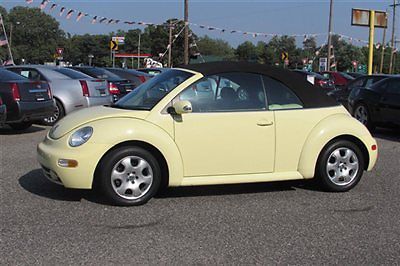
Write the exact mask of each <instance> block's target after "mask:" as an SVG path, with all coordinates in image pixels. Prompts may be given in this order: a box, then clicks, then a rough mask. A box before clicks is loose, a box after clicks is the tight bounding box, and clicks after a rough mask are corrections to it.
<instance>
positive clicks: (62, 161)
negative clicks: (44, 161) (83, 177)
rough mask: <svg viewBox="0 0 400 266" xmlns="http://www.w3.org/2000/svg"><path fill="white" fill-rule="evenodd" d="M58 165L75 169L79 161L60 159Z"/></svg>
mask: <svg viewBox="0 0 400 266" xmlns="http://www.w3.org/2000/svg"><path fill="white" fill-rule="evenodd" d="M58 165H59V166H61V167H69V168H74V167H77V166H78V161H76V160H70V159H59V160H58Z"/></svg>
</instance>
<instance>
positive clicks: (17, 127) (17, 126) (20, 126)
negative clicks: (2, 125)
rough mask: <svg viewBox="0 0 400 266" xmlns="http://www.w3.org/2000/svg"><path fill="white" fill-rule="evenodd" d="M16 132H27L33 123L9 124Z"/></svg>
mask: <svg viewBox="0 0 400 266" xmlns="http://www.w3.org/2000/svg"><path fill="white" fill-rule="evenodd" d="M8 125H9V126H10V127H11V128H12V129H14V130H26V129H28V128H30V127H31V126H32V122H20V123H12V124H8Z"/></svg>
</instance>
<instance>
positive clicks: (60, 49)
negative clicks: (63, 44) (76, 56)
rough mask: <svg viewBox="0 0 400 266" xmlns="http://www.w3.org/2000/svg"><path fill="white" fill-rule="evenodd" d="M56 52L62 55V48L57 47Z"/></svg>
mask: <svg viewBox="0 0 400 266" xmlns="http://www.w3.org/2000/svg"><path fill="white" fill-rule="evenodd" d="M56 53H57V54H58V55H62V54H63V53H64V48H57V49H56Z"/></svg>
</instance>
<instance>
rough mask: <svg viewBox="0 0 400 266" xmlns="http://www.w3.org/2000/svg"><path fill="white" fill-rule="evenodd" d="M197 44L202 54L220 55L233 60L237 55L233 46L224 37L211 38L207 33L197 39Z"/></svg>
mask: <svg viewBox="0 0 400 266" xmlns="http://www.w3.org/2000/svg"><path fill="white" fill-rule="evenodd" d="M197 46H198V48H199V51H200V52H201V54H202V55H213V56H218V57H221V58H223V59H224V60H231V59H233V58H234V57H235V50H234V49H233V47H232V46H231V45H230V44H229V43H228V42H227V41H224V40H222V39H211V38H210V37H209V36H207V35H206V36H204V37H200V38H199V39H198V40H197Z"/></svg>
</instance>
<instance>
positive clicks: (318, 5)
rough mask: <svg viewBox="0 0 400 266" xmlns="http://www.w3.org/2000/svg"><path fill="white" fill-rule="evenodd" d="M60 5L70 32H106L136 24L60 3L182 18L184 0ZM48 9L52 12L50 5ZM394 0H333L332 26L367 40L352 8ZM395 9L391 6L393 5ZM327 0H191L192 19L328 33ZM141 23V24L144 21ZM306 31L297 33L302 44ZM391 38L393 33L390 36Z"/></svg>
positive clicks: (238, 39)
mask: <svg viewBox="0 0 400 266" xmlns="http://www.w3.org/2000/svg"><path fill="white" fill-rule="evenodd" d="M40 2H41V0H34V1H33V3H32V4H30V5H27V4H26V3H25V0H0V4H1V5H2V6H4V7H5V8H7V9H10V8H12V7H14V6H18V5H21V6H32V7H38V6H39V5H40ZM51 3H56V4H58V5H59V6H58V7H57V9H56V10H54V11H53V12H52V13H51V15H52V16H53V17H55V18H56V19H57V20H58V21H59V22H60V24H61V28H62V29H63V30H64V31H66V32H69V33H72V34H84V33H89V34H90V33H91V34H96V33H108V32H111V31H117V30H118V29H124V30H128V29H130V28H137V27H138V26H137V25H133V26H128V25H124V24H117V25H106V24H98V23H97V24H94V25H93V24H91V23H90V22H91V18H88V17H86V18H82V20H81V21H79V22H76V20H75V18H76V15H75V16H74V17H73V18H71V19H70V20H67V19H65V13H64V17H60V16H59V9H60V6H65V7H66V8H67V9H75V10H79V11H82V12H85V13H89V14H93V15H98V16H103V17H107V18H113V19H121V20H133V21H145V22H151V23H163V22H165V21H166V20H167V19H169V18H183V0H164V1H161V0H158V1H156V0H147V1H145V0H142V1H138V0H130V1H128V0H116V1H110V0H108V1H107V0H97V1H96V0H83V1H77V0H70V1H56V0H53V1H50V4H51ZM50 4H49V5H48V6H47V8H46V11H45V12H46V13H49V11H48V10H49V6H50ZM390 4H393V0H369V1H368V0H352V1H349V0H334V10H333V32H335V33H340V34H343V35H346V36H350V37H353V38H354V40H353V43H354V44H359V45H364V44H363V43H358V42H357V41H355V40H357V39H361V40H368V28H367V27H355V26H351V9H352V8H362V9H374V10H383V11H385V10H386V9H388V8H389V5H390ZM389 11H390V12H391V11H392V9H391V8H390V9H389ZM399 14H400V7H399V8H398V12H397V16H396V19H397V22H396V27H397V30H396V35H397V36H398V37H397V39H399V37H400V16H399ZM328 15H329V0H305V1H302V0H257V1H254V0H248V1H244V0H241V1H239V0H216V1H211V0H189V21H190V22H191V23H197V24H202V25H207V26H213V27H219V28H224V29H227V30H241V31H249V32H263V33H272V34H288V35H291V34H300V35H304V34H320V33H322V34H326V33H327V32H328ZM389 18H390V19H389V29H390V31H389V32H388V34H387V36H391V25H392V19H391V18H392V16H391V14H390V16H389ZM139 28H142V29H143V27H140V26H139ZM191 29H192V30H193V31H194V32H195V33H196V34H197V35H200V36H203V35H205V34H207V35H209V36H210V37H213V38H220V39H223V40H225V41H228V42H229V43H230V44H231V45H232V46H234V47H236V46H237V45H238V44H240V43H242V42H244V41H246V40H249V41H252V42H254V43H256V42H258V41H268V40H269V39H268V38H265V37H257V38H254V37H252V36H249V35H247V36H246V35H243V34H231V33H229V32H225V33H221V32H218V31H209V30H206V29H201V28H199V27H194V26H192V27H191ZM375 32H376V40H375V43H377V42H382V35H383V34H382V33H383V29H376V31H375ZM326 38H327V37H326V35H324V36H320V37H318V38H317V40H318V43H319V44H322V43H324V42H325V41H326ZM303 39H304V37H299V38H297V42H298V44H301V42H302V41H303ZM387 40H389V38H387Z"/></svg>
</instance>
